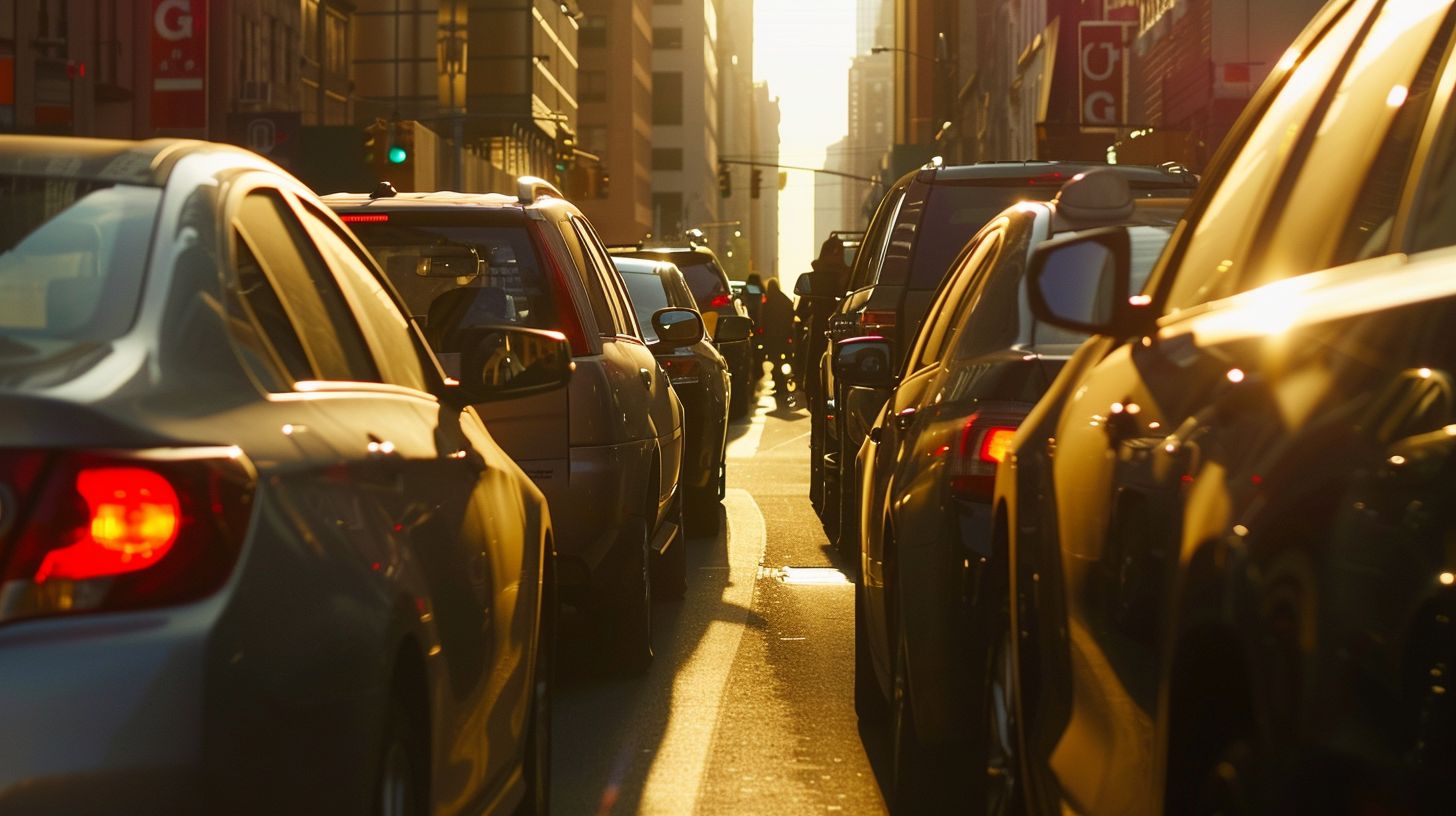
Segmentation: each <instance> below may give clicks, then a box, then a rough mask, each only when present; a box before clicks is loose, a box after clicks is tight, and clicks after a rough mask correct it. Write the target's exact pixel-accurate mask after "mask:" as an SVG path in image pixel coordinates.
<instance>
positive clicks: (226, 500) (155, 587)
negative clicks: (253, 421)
mask: <svg viewBox="0 0 1456 816" xmlns="http://www.w3.org/2000/svg"><path fill="white" fill-rule="evenodd" d="M0 482H11V483H13V484H15V485H16V486H17V487H18V488H19V497H17V502H16V506H15V507H14V508H12V510H13V512H15V513H16V516H15V523H14V524H13V526H12V528H11V529H10V530H9V531H8V533H6V534H5V535H4V536H3V538H0V554H3V557H0V622H3V621H6V620H13V619H16V618H25V617H34V616H40V615H60V614H73V613H78V612H96V611H106V610H122V609H143V608H149V607H156V606H163V605H167V604H174V603H182V602H185V601H190V600H196V599H198V598H201V597H204V596H206V595H209V594H211V593H212V592H215V591H216V590H217V589H218V588H219V587H221V586H222V584H223V582H225V581H226V580H227V577H228V575H229V574H230V573H231V572H232V568H233V565H234V564H235V563H236V561H237V555H238V551H239V549H240V548H241V546H242V541H243V534H244V532H245V531H246V529H247V523H248V516H249V513H250V511H251V505H252V491H253V474H252V470H251V467H250V466H249V465H248V463H247V462H246V460H244V459H243V458H242V456H241V453H239V452H238V451H236V449H227V450H218V449H202V450H196V451H193V450H185V451H171V450H168V451H149V452H143V453H138V454H90V453H46V452H39V451H19V452H8V453H6V454H0Z"/></svg>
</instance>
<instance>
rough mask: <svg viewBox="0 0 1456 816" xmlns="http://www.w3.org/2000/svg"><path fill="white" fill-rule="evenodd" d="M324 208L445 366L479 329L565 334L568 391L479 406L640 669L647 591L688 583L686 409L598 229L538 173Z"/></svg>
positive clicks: (563, 559)
mask: <svg viewBox="0 0 1456 816" xmlns="http://www.w3.org/2000/svg"><path fill="white" fill-rule="evenodd" d="M324 201H325V203H327V204H328V205H329V206H330V207H332V208H333V209H334V210H335V211H336V212H337V213H339V215H340V217H341V218H342V219H343V221H344V223H346V224H348V225H349V226H350V227H352V228H353V229H354V231H355V233H357V234H358V236H359V239H360V240H361V241H363V243H364V245H365V246H366V247H368V249H369V251H370V252H371V253H373V255H374V257H375V258H376V259H378V261H379V265H380V266H381V267H382V268H383V269H384V271H385V274H386V275H388V276H389V278H390V280H391V281H392V282H393V283H394V285H395V286H396V287H398V289H399V291H400V294H401V295H402V296H403V297H404V302H405V304H406V306H407V307H408V308H409V310H410V312H411V313H412V314H413V315H414V317H415V319H416V320H418V321H419V322H420V324H421V325H422V327H423V329H424V333H425V337H426V338H427V340H428V341H429V343H430V348H431V349H433V350H434V351H435V353H436V354H437V355H438V356H439V357H440V358H441V360H442V362H443V363H444V364H445V367H446V370H447V371H453V370H456V369H457V368H458V367H459V366H461V365H463V364H464V363H463V356H462V353H461V352H462V348H463V346H462V343H463V342H464V341H465V340H466V339H467V338H468V337H470V335H471V333H472V332H474V331H478V330H479V328H480V327H483V326H485V327H488V326H502V325H507V326H524V327H529V328H534V329H538V330H547V331H559V332H561V333H563V334H565V335H566V337H567V339H568V340H569V341H570V345H571V356H572V360H573V364H574V366H575V372H576V373H575V374H574V375H573V377H572V379H571V384H570V385H569V386H568V388H566V389H563V390H557V391H552V392H549V393H544V394H537V395H533V396H530V397H526V398H522V399H517V400H501V401H496V402H492V403H491V404H489V405H485V406H481V407H480V411H481V414H482V416H483V417H484V419H485V422H486V424H487V425H488V426H489V427H490V428H491V429H492V431H493V432H494V434H495V437H496V438H497V439H498V440H500V442H501V445H502V447H504V448H505V450H506V452H507V453H509V454H510V455H511V456H512V458H514V459H515V460H516V462H517V463H518V464H520V466H521V468H522V469H524V470H525V471H526V473H527V474H528V475H530V476H531V478H532V479H534V480H535V481H536V484H537V485H538V486H539V487H540V488H541V490H542V492H543V493H545V494H546V499H547V502H548V503H549V504H550V506H551V509H552V517H553V519H554V520H555V525H556V548H557V553H558V561H559V565H560V570H559V574H558V582H559V585H560V589H561V595H562V599H563V600H564V601H566V602H568V603H570V604H571V605H573V606H575V607H577V608H581V609H588V610H592V618H593V619H594V621H596V622H597V623H598V624H599V625H600V626H601V627H602V632H601V638H600V640H601V642H602V643H603V644H604V645H605V646H606V648H607V649H608V653H607V655H606V657H607V659H608V660H609V661H612V662H615V663H617V664H618V666H619V667H620V668H621V669H623V670H625V671H627V672H629V673H631V672H641V671H645V670H646V668H647V666H648V664H649V663H650V661H651V659H652V598H653V596H654V595H655V596H657V597H658V598H660V599H661V598H677V597H681V596H682V594H683V592H684V591H685V589H686V583H685V582H686V575H685V572H684V570H685V568H686V567H685V562H684V560H683V558H682V557H681V555H682V553H681V551H680V550H681V548H682V547H683V546H685V545H684V543H683V540H684V539H683V535H682V513H683V507H682V494H681V491H680V490H679V486H678V481H679V474H680V472H681V469H682V448H683V419H682V404H681V403H680V401H679V400H678V397H677V395H676V394H675V393H673V390H672V385H671V383H670V382H669V381H668V378H667V376H666V375H665V374H664V373H663V372H662V370H661V368H660V367H659V366H658V365H657V360H656V358H655V357H653V355H652V352H651V350H649V349H648V348H647V344H646V341H645V340H644V339H643V337H642V333H641V331H640V330H639V329H638V327H637V318H636V316H635V315H634V314H633V311H632V303H631V300H630V298H629V296H628V295H627V290H626V287H625V285H624V284H623V283H622V278H621V275H619V274H618V272H617V270H616V267H614V266H613V265H612V262H611V259H610V258H609V257H608V255H607V252H606V249H605V247H604V246H603V245H602V242H601V240H600V239H599V238H598V237H597V233H596V231H595V230H594V229H593V228H592V226H591V223H590V222H588V221H587V219H586V218H585V217H584V216H583V215H582V214H581V211H580V210H578V209H577V208H576V207H575V206H574V205H573V204H571V203H570V202H568V201H567V200H566V199H565V197H564V196H562V195H561V193H560V191H559V190H557V189H556V188H555V187H553V186H552V185H550V184H549V183H547V182H545V181H542V180H541V179H536V178H531V177H525V178H522V179H520V180H519V183H518V189H517V191H516V193H515V194H514V195H507V194H501V193H469V194H467V193H447V192H434V193H395V192H394V190H393V189H392V188H388V187H381V189H380V190H378V191H376V192H375V193H373V194H370V195H363V194H352V193H338V194H334V195H329V196H325V197H324ZM680 339H681V338H680ZM695 341H696V339H695V338H688V339H682V344H683V345H692V344H693V343H694V342H695ZM674 342H676V341H674ZM674 549H679V552H677V553H674V552H673V550H674Z"/></svg>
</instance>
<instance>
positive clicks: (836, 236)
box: [794, 230, 865, 518]
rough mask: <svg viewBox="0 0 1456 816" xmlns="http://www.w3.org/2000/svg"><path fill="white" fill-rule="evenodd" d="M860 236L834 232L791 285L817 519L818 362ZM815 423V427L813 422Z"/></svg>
mask: <svg viewBox="0 0 1456 816" xmlns="http://www.w3.org/2000/svg"><path fill="white" fill-rule="evenodd" d="M864 238H865V233H864V231H863V230H858V231H847V230H836V231H833V232H830V233H829V237H828V238H826V239H825V240H824V243H822V244H820V245H819V257H817V258H815V259H814V261H813V262H811V264H810V266H811V268H812V270H813V271H812V272H811V274H810V275H808V276H805V275H800V276H799V277H798V279H797V280H796V281H795V282H794V293H795V295H796V296H798V299H799V302H798V303H797V304H796V306H795V313H796V314H797V315H798V318H799V337H798V338H797V339H798V341H799V358H798V359H797V360H795V361H794V366H795V368H796V369H797V370H798V374H799V379H800V381H801V384H802V386H803V391H804V403H805V405H804V407H805V408H807V409H808V412H809V417H810V422H809V451H810V455H809V483H810V486H811V487H810V490H809V502H810V504H811V505H812V506H813V507H814V512H815V513H817V514H818V515H819V516H820V517H821V518H823V517H824V516H825V512H824V501H823V499H824V491H823V488H822V485H823V475H824V457H823V456H822V455H821V453H820V452H822V451H823V449H824V426H825V422H826V421H832V420H833V416H832V415H828V414H827V412H826V411H825V396H824V393H823V390H824V386H825V379H826V378H825V377H824V376H822V375H821V373H820V370H819V369H820V365H821V360H823V359H824V352H825V350H826V349H827V347H828V343H829V337H828V334H827V333H826V332H827V330H828V328H829V318H830V316H831V315H833V314H834V310H835V307H836V306H837V305H838V302H839V301H838V298H839V297H841V296H842V295H843V294H844V293H845V291H846V287H847V285H848V283H849V272H850V270H851V269H853V268H854V264H855V258H856V257H858V255H859V250H860V247H861V246H863V244H864ZM816 420H817V421H816Z"/></svg>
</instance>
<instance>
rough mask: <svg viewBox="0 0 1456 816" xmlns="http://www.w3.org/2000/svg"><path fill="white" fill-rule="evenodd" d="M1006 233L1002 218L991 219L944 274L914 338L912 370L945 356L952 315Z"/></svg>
mask: <svg viewBox="0 0 1456 816" xmlns="http://www.w3.org/2000/svg"><path fill="white" fill-rule="evenodd" d="M1005 235H1006V230H1005V221H1004V220H1002V221H1000V222H999V223H997V222H993V223H992V226H991V227H989V228H988V229H987V230H986V231H985V232H983V233H981V235H980V237H979V238H978V239H977V240H976V243H975V246H973V247H972V248H971V249H970V251H969V252H967V253H966V254H965V255H964V256H962V257H963V258H964V260H963V261H962V262H961V263H960V264H958V265H957V266H956V271H955V273H954V274H952V275H949V276H947V279H946V282H945V284H944V285H943V286H942V287H941V289H940V292H939V293H938V294H937V295H936V298H935V303H934V304H932V305H931V307H930V311H929V313H928V314H927V315H926V317H925V322H924V323H922V324H921V329H920V334H919V335H918V336H917V337H916V341H915V354H914V359H915V362H914V364H913V366H912V368H911V369H910V370H911V371H918V370H920V369H922V368H925V367H926V366H930V365H934V364H936V363H938V362H940V361H941V360H942V359H944V358H945V352H946V347H947V346H948V345H949V343H950V339H951V336H952V334H953V333H954V330H955V315H956V313H957V312H959V311H960V307H961V304H962V302H963V301H965V300H966V298H967V295H968V294H969V293H970V292H971V291H972V288H971V287H972V284H973V283H977V282H978V281H979V280H980V279H981V278H982V277H983V275H982V274H981V270H983V269H988V268H990V267H991V266H993V265H994V264H995V263H996V258H997V256H998V255H999V253H1000V249H1001V244H1002V242H1003V239H1004V238H1005Z"/></svg>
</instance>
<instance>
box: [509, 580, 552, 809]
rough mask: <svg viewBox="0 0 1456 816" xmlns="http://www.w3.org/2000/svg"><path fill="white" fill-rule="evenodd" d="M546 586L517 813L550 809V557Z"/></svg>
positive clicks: (538, 634)
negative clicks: (523, 793) (522, 792)
mask: <svg viewBox="0 0 1456 816" xmlns="http://www.w3.org/2000/svg"><path fill="white" fill-rule="evenodd" d="M549 558H550V556H548V559H549ZM543 589H544V592H543V594H542V596H541V623H540V631H539V632H537V634H536V638H537V642H536V670H535V673H534V674H533V678H532V679H533V682H532V687H531V718H530V721H529V725H527V731H526V746H525V752H524V754H525V755H524V758H523V760H522V775H523V776H524V777H525V780H526V798H525V799H524V800H522V802H521V806H520V808H518V809H517V811H516V813H517V814H518V816H546V814H548V813H550V812H551V689H552V686H553V681H554V679H555V677H554V675H553V674H552V672H553V671H554V667H555V661H553V660H552V653H553V652H554V650H555V648H556V572H555V570H554V569H553V568H552V567H551V566H550V561H549V560H548V562H547V572H546V580H545V582H544V584H543Z"/></svg>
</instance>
